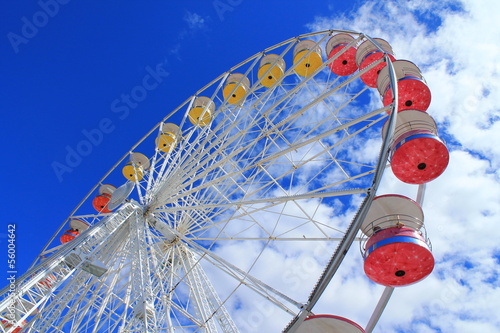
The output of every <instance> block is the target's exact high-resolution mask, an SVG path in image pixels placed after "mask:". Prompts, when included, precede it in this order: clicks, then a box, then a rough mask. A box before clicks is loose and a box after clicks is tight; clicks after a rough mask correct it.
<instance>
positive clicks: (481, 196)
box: [309, 0, 500, 332]
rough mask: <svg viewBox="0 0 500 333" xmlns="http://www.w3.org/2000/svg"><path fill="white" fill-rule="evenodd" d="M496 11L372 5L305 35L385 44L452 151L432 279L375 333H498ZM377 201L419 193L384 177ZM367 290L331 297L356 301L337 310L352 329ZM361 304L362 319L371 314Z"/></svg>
mask: <svg viewBox="0 0 500 333" xmlns="http://www.w3.org/2000/svg"><path fill="white" fill-rule="evenodd" d="M499 9H500V3H499V2H497V1H494V0H490V1H486V0H485V1H472V0H464V1H460V2H457V1H440V2H430V1H388V2H375V1H368V2H366V3H365V4H363V5H362V6H361V7H360V8H358V10H357V11H355V12H353V13H351V14H350V15H345V16H341V17H340V18H339V17H335V18H332V17H322V18H317V19H316V20H315V21H314V22H313V23H311V24H310V26H309V27H310V28H311V30H325V29H331V28H348V29H353V30H358V31H362V32H366V33H368V34H369V35H370V36H372V37H382V38H384V39H386V40H388V41H389V42H390V43H391V45H392V47H393V49H394V51H395V53H396V58H398V59H408V60H411V61H413V62H415V63H416V64H417V65H418V66H419V67H420V68H421V69H422V71H423V74H424V76H425V78H426V80H427V83H428V85H429V87H430V88H431V91H432V95H433V99H432V104H431V107H430V108H429V110H428V112H429V114H431V115H432V116H433V117H434V118H435V120H436V121H437V122H438V127H439V130H440V135H442V136H443V137H444V138H445V139H446V140H447V141H448V145H449V148H450V150H451V153H450V164H449V167H448V169H447V170H446V171H445V173H444V174H443V175H442V176H441V177H440V178H438V179H437V180H435V181H433V182H431V183H430V184H428V186H427V192H426V196H425V202H424V207H423V208H424V212H425V219H426V225H427V229H428V233H429V236H430V238H431V240H432V242H433V247H434V250H433V252H434V256H435V258H436V260H437V263H436V268H435V271H434V273H433V274H432V275H431V276H430V277H428V278H427V279H426V280H424V281H423V282H420V283H419V284H416V285H414V286H409V287H405V288H399V289H396V290H395V293H394V296H393V298H392V299H391V302H390V303H389V305H388V307H387V309H386V312H385V313H384V315H383V316H382V319H381V321H380V323H379V326H378V327H377V328H376V329H375V331H374V332H401V331H405V332H451V331H453V332H472V331H484V332H500V321H499V319H498V311H497V310H496V309H498V308H499V306H500V298H499V297H498V293H500V288H499V287H500V283H499V280H498V273H497V270H498V269H497V267H498V263H499V262H498V253H499V245H498V238H499V236H500V232H499V231H498V230H499V229H498V228H497V227H496V224H497V223H498V221H499V220H500V202H499V200H498V199H499V198H500V182H499V173H498V171H497V169H498V167H499V165H500V145H498V144H497V142H500V131H499V129H500V128H499V127H500V122H499V119H500V107H499V105H500V100H499V99H500V78H499V73H500V65H499V63H498V57H499V55H500V45H498V43H497V42H496V41H497V40H498V36H499V35H500V25H498V23H497V22H495V20H497V19H496V17H495V15H493V14H491V13H494V12H496V11H498V10H499ZM332 22H334V24H335V26H333V27H332ZM380 192H381V193H401V194H404V195H408V196H410V197H413V198H415V195H416V187H415V186H410V185H405V184H402V183H401V182H399V181H397V180H396V179H395V178H394V177H393V176H391V175H390V172H388V174H387V175H386V177H385V179H384V183H383V184H382V187H381V188H380ZM347 265H351V264H347ZM342 276H344V277H346V276H348V275H347V274H345V275H342ZM337 278H338V277H336V278H335V279H337ZM357 279H358V278H356V277H354V281H358V280H357ZM366 286H367V282H366V281H362V280H361V281H358V282H357V284H356V286H352V283H351V282H349V280H348V279H347V280H346V281H345V282H343V283H338V282H333V284H332V288H331V289H332V290H329V291H327V293H331V296H332V297H333V295H338V294H342V293H346V290H348V291H349V292H351V293H352V294H353V295H354V296H353V299H352V300H349V299H347V300H344V299H343V301H345V302H346V303H347V304H344V303H341V304H342V305H341V306H342V307H353V311H352V312H351V313H348V314H350V315H351V316H352V317H353V318H351V319H354V320H361V321H363V320H366V318H367V317H366V314H365V315H362V314H360V311H356V309H355V308H354V305H356V304H358V303H359V302H360V301H359V299H361V298H363V297H364V298H368V299H371V298H373V296H372V295H369V294H368V292H367V291H366V290H365V288H366ZM360 290H363V292H364V295H360V292H359V291H360ZM333 304H337V301H332V306H333ZM361 304H363V305H362V306H360V309H361V311H372V309H373V307H371V308H370V307H369V306H368V307H366V306H364V304H365V303H361ZM337 306H338V305H337ZM324 308H325V309H328V307H327V306H325V307H324ZM346 313H347V312H346ZM334 314H335V313H334ZM360 324H361V325H364V324H365V323H364V322H360Z"/></svg>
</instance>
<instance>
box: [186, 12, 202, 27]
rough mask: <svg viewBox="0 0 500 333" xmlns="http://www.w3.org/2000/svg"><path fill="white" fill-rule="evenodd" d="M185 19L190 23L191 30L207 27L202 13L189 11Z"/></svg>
mask: <svg viewBox="0 0 500 333" xmlns="http://www.w3.org/2000/svg"><path fill="white" fill-rule="evenodd" d="M183 20H184V21H185V22H186V23H187V24H188V28H189V30H199V29H203V28H205V23H206V22H205V19H204V18H203V17H202V16H201V15H200V14H197V13H191V12H190V11H187V12H186V14H185V15H184V17H183Z"/></svg>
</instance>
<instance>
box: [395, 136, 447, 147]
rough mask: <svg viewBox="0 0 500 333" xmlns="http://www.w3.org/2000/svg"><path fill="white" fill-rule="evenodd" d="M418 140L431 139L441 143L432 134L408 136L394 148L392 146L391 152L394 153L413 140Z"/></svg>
mask: <svg viewBox="0 0 500 333" xmlns="http://www.w3.org/2000/svg"><path fill="white" fill-rule="evenodd" d="M419 138H431V139H434V140H437V141H439V142H441V143H442V141H441V139H439V137H438V136H436V135H434V134H415V135H410V136H409V137H407V138H404V139H403V140H401V141H400V142H398V144H397V145H396V146H394V149H393V151H396V150H397V149H398V148H399V147H401V146H402V145H403V144H405V143H406V142H408V141H411V140H413V139H419Z"/></svg>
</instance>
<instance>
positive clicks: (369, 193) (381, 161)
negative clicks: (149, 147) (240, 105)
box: [44, 30, 397, 275]
mask: <svg viewBox="0 0 500 333" xmlns="http://www.w3.org/2000/svg"><path fill="white" fill-rule="evenodd" d="M340 32H347V33H350V34H354V35H358V36H359V37H363V38H364V37H366V38H369V37H367V36H366V35H364V34H362V33H355V32H351V31H348V30H328V31H322V32H317V33H311V34H304V35H301V36H298V37H295V38H291V39H289V40H287V41H284V42H282V43H279V44H276V45H275V46H272V47H270V48H267V49H265V50H264V51H263V52H261V53H257V54H255V55H254V56H252V57H249V58H248V59H247V60H245V61H243V62H241V63H240V64H238V65H236V66H234V67H232V68H231V70H230V71H228V72H225V73H223V74H221V75H220V76H219V77H218V78H217V79H215V80H213V81H212V82H211V83H209V84H208V85H206V86H205V87H203V88H202V89H201V90H199V91H197V92H196V93H195V94H194V95H193V96H191V97H190V98H188V99H187V100H186V101H185V102H183V103H182V104H181V105H180V106H179V107H178V108H176V109H175V110H174V111H172V112H171V113H170V114H169V115H167V116H166V117H165V118H164V119H163V120H162V121H161V122H159V123H158V124H157V125H156V126H155V127H153V129H151V131H149V132H148V133H147V134H146V135H145V136H144V137H143V138H142V139H141V140H139V141H138V142H137V143H136V144H135V145H134V146H133V147H132V148H131V149H130V150H129V152H128V153H126V154H125V155H124V156H123V157H122V158H121V159H120V160H119V161H118V162H117V163H116V164H115V165H114V166H113V167H112V168H111V169H110V171H108V172H107V173H106V174H105V176H104V177H103V178H102V179H101V180H100V181H99V182H98V183H97V184H96V185H95V186H94V187H93V189H92V190H91V191H90V192H89V193H88V194H87V195H86V196H85V198H84V199H83V200H82V202H80V204H79V205H77V207H76V208H75V209H74V211H73V212H72V213H71V214H70V216H69V217H68V220H67V221H69V220H70V219H72V218H76V217H79V215H74V213H75V212H77V211H78V209H80V207H81V206H82V205H83V204H84V203H85V202H87V200H88V199H89V198H90V197H91V195H92V193H94V192H95V190H96V189H97V188H98V187H99V186H100V185H102V184H104V181H105V180H106V179H107V177H108V176H109V175H110V174H111V173H112V172H113V171H114V170H116V169H117V168H118V167H119V165H120V164H122V163H123V162H124V161H125V160H126V159H127V158H128V157H129V156H130V153H132V152H134V151H135V149H136V148H137V147H139V146H140V145H141V143H142V142H144V141H145V140H146V139H147V138H148V137H150V135H152V134H153V133H154V132H155V131H157V130H158V129H159V128H160V127H161V126H162V124H164V123H165V122H166V121H167V120H168V119H170V117H171V116H172V115H174V114H176V112H178V111H179V110H181V109H182V108H185V107H186V106H187V105H192V103H193V101H194V100H195V98H196V97H197V96H200V95H201V94H202V93H203V92H204V91H205V90H206V89H207V87H210V86H212V85H213V84H214V83H215V82H222V81H223V80H224V79H225V78H226V77H227V76H228V74H229V73H231V72H232V71H234V70H235V69H238V68H239V67H241V66H244V65H245V64H247V63H249V62H251V61H256V60H258V59H260V57H262V55H263V54H265V53H268V52H270V51H272V50H274V49H276V48H278V47H280V46H283V45H286V44H287V43H291V42H292V41H294V40H297V39H303V38H307V37H314V36H317V35H325V37H324V38H326V36H328V35H331V34H333V33H340ZM388 63H389V64H390V61H389V62H388ZM391 66H392V65H389V67H391ZM323 68H324V66H323ZM389 71H391V69H389ZM311 79H312V77H311ZM391 84H394V81H393V78H392V76H391ZM394 87H395V89H393V91H394V96H395V103H393V104H391V105H390V106H388V107H386V108H392V110H397V86H395V85H394ZM188 108H189V107H188ZM383 110H384V109H383V108H382V109H379V110H376V111H374V112H377V113H383ZM395 114H396V112H391V116H390V118H389V119H390V120H389V121H390V123H391V124H392V126H389V127H388V129H387V131H388V133H391V131H393V127H394V121H395V120H394V119H395V116H394V115H395ZM184 121H185V120H184ZM390 138H391V135H386V138H385V140H384V141H383V142H384V143H383V147H382V150H381V151H382V153H381V155H380V156H379V157H378V159H377V160H378V165H377V166H376V168H375V170H374V171H373V172H372V173H373V174H374V177H375V180H374V184H372V186H370V187H368V188H366V189H362V190H360V191H359V193H364V194H366V197H365V200H367V201H368V202H369V201H370V200H371V199H373V197H374V193H375V192H376V188H377V186H378V183H379V182H380V179H381V172H382V171H383V169H384V168H385V167H386V161H387V154H388V149H387V142H389V141H390ZM151 172H153V170H151ZM136 188H137V190H139V191H140V190H141V189H142V190H143V191H145V192H148V191H150V190H151V188H145V187H141V185H140V184H139V182H138V181H136ZM195 190H196V188H195ZM327 194H332V193H327ZM351 194H352V193H351ZM321 195H325V194H322V192H311V193H305V194H302V197H300V194H297V196H298V197H295V198H292V197H291V196H290V197H289V198H288V200H291V201H293V200H299V199H305V197H306V196H307V197H308V198H312V197H314V196H321ZM140 199H141V200H149V199H148V198H147V195H146V194H144V195H142V194H141V195H140ZM273 199H274V200H278V199H277V198H260V199H257V200H254V201H249V200H247V201H245V202H244V201H241V202H239V201H236V202H233V203H227V204H219V206H223V205H227V206H231V205H241V204H259V203H262V202H264V201H266V200H267V201H270V200H273ZM145 202H146V201H144V202H141V205H143V206H145V207H147V209H150V208H154V207H150V206H149V204H145ZM184 208H186V207H184ZM198 208H199V207H198ZM204 208H207V207H204ZM175 209H176V208H175V207H174V208H172V210H175ZM188 209H196V207H195V208H192V207H191V208H188ZM177 210H179V208H177ZM156 211H157V212H161V213H168V211H161V209H156ZM112 214H113V213H111V214H102V213H100V214H95V216H96V218H100V217H103V216H108V215H112ZM65 224H66V221H65V223H63V225H62V226H61V228H60V229H59V231H61V230H62V229H63V228H64V225H65ZM59 231H58V232H59ZM56 234H57V233H56ZM204 240H209V239H208V238H206V239H204ZM260 240H263V239H262V238H261V239H260ZM51 241H52V240H51ZM51 241H49V244H50V242H51ZM214 242H215V239H214ZM46 249H47V247H45V248H44V250H46ZM261 253H262V252H261ZM247 274H248V275H249V271H248V272H247Z"/></svg>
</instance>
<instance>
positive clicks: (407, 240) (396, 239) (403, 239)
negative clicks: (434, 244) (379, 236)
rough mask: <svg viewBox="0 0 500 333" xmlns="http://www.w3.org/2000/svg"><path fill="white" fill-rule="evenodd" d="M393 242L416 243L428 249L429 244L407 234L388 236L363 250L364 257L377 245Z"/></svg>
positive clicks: (377, 246) (376, 247)
mask: <svg viewBox="0 0 500 333" xmlns="http://www.w3.org/2000/svg"><path fill="white" fill-rule="evenodd" d="M394 243H410V244H417V245H420V246H422V247H425V248H426V249H428V250H429V246H427V244H426V243H425V242H424V241H422V240H420V239H417V238H414V237H409V236H395V237H389V238H386V239H383V240H381V241H379V242H376V243H375V244H373V245H372V246H370V247H369V248H368V249H367V250H366V251H365V254H364V258H365V259H366V258H367V257H368V256H369V255H370V253H372V252H373V251H375V250H376V249H378V248H379V247H382V246H384V245H389V244H394Z"/></svg>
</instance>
